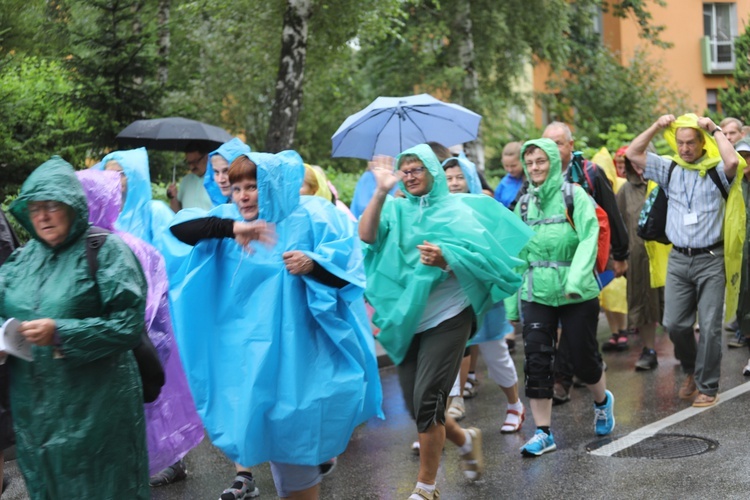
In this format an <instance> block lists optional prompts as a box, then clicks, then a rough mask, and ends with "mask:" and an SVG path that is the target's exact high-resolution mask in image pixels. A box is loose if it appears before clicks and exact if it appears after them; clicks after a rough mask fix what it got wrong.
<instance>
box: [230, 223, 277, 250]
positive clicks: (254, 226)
mask: <svg viewBox="0 0 750 500" xmlns="http://www.w3.org/2000/svg"><path fill="white" fill-rule="evenodd" d="M234 240H235V241H236V242H237V243H238V244H239V245H240V246H242V247H243V248H245V249H246V250H248V251H249V252H251V253H252V250H251V248H250V247H249V246H248V245H250V242H251V241H258V242H260V243H261V244H263V245H265V246H267V247H272V246H274V245H275V244H276V240H277V236H276V225H275V224H273V223H271V222H266V221H264V220H255V221H252V222H235V223H234Z"/></svg>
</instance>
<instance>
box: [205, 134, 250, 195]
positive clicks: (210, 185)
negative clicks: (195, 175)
mask: <svg viewBox="0 0 750 500" xmlns="http://www.w3.org/2000/svg"><path fill="white" fill-rule="evenodd" d="M250 151H251V149H250V146H248V145H247V144H245V143H244V142H242V140H241V139H240V138H239V137H235V138H234V139H232V140H231V141H229V142H225V143H224V144H222V145H221V146H219V148H218V149H217V150H215V151H211V152H210V153H208V165H207V167H206V173H205V174H204V175H203V186H204V187H205V188H206V192H207V193H208V196H209V198H211V203H213V204H214V206H217V205H222V204H224V203H229V202H230V201H232V200H231V198H230V197H228V196H224V195H223V194H221V189H219V186H218V185H217V184H216V181H215V180H214V167H213V165H212V164H211V158H213V157H214V156H216V155H219V156H221V157H222V158H224V159H225V160H226V161H227V163H229V164H230V165H231V164H232V162H233V161H234V160H235V159H236V158H237V157H238V156H240V155H243V154H245V153H249V152H250Z"/></svg>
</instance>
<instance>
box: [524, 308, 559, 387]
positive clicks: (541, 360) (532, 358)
mask: <svg viewBox="0 0 750 500" xmlns="http://www.w3.org/2000/svg"><path fill="white" fill-rule="evenodd" d="M556 343H557V325H554V324H545V323H527V324H524V326H523V348H524V352H525V353H526V359H525V360H524V379H525V385H526V396H527V397H529V398H534V399H550V398H552V387H553V385H554V383H555V379H554V374H553V372H554V364H555V344H556Z"/></svg>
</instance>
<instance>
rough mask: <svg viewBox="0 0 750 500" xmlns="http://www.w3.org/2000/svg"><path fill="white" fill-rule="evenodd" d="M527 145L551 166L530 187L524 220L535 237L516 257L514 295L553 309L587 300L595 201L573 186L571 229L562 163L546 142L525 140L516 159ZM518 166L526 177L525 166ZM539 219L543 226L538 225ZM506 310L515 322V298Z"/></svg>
mask: <svg viewBox="0 0 750 500" xmlns="http://www.w3.org/2000/svg"><path fill="white" fill-rule="evenodd" d="M532 144H533V145H535V146H538V147H539V148H541V149H542V151H544V153H545V154H546V155H547V157H548V158H549V162H550V167H549V173H548V174H547V178H546V179H545V181H544V182H543V183H542V185H541V186H536V187H535V186H534V185H533V184H530V185H529V195H530V200H529V204H528V215H527V220H528V224H529V225H530V226H531V227H532V228H533V229H534V232H535V233H536V235H535V236H534V237H533V238H532V239H531V241H529V243H528V244H527V245H526V248H524V249H523V251H522V252H521V255H520V257H521V259H523V260H524V264H523V266H521V267H519V268H518V269H517V270H518V271H519V272H523V273H524V282H523V285H522V287H521V289H520V291H519V293H520V294H521V299H522V300H525V301H529V302H537V303H539V304H544V305H548V306H553V307H557V306H562V305H566V304H573V303H576V302H584V301H586V300H591V299H593V298H595V297H597V296H598V295H599V285H598V284H597V281H596V278H595V276H594V262H595V261H596V251H597V248H598V241H597V240H598V238H599V222H598V220H597V218H596V212H595V209H594V201H593V200H592V199H591V197H590V196H589V195H588V194H586V191H584V190H583V188H581V187H579V186H576V187H575V189H574V192H573V193H574V194H573V204H574V206H575V210H573V222H574V223H575V227H576V228H575V229H573V226H571V225H570V223H569V222H568V221H567V219H566V217H565V202H564V200H563V192H562V186H563V175H562V167H561V165H562V163H561V161H560V152H559V151H558V150H557V145H556V144H555V143H554V142H553V141H551V140H550V139H536V140H533V141H528V142H527V143H526V144H524V145H523V149H522V150H521V158H523V154H524V152H525V151H526V149H527V148H528V147H529V146H530V145H532ZM523 165H524V167H523V170H524V172H525V173H526V176H527V177H528V175H529V173H528V170H527V169H526V164H525V163H524V164H523ZM530 180H531V179H529V181H530ZM520 212H521V203H518V204H517V205H516V213H517V214H519V215H520ZM542 220H547V221H548V222H547V223H539V222H538V221H542ZM550 220H552V221H554V222H550ZM530 263H534V264H535V265H534V266H532V265H530ZM505 307H506V309H507V311H508V314H507V316H508V319H509V320H518V319H519V314H518V301H517V299H516V297H512V298H508V299H506V300H505Z"/></svg>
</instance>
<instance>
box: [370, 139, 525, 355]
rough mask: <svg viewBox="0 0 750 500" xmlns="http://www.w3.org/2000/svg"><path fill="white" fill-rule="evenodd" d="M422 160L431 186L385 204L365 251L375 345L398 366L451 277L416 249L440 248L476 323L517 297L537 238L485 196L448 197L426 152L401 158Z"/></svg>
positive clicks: (422, 148)
mask: <svg viewBox="0 0 750 500" xmlns="http://www.w3.org/2000/svg"><path fill="white" fill-rule="evenodd" d="M405 154H413V155H416V156H418V157H419V158H420V159H421V160H422V163H423V164H424V166H425V167H427V169H428V171H429V172H430V174H432V177H433V179H434V182H433V185H432V189H431V191H430V192H429V193H428V194H426V195H424V196H421V197H418V196H413V195H410V194H408V193H407V191H406V188H405V187H404V185H403V183H402V184H401V186H400V188H401V190H402V191H403V192H404V193H406V198H395V199H389V200H388V201H386V203H385V205H384V206H383V211H382V213H381V217H380V226H379V227H378V235H377V239H376V241H375V242H374V243H373V244H372V245H367V246H366V249H365V268H366V270H367V291H366V292H365V295H366V297H367V300H368V301H369V302H370V304H371V305H372V306H373V308H374V309H375V315H374V316H373V322H374V323H375V324H376V325H377V326H378V327H379V328H380V334H379V335H378V337H377V339H378V341H379V342H380V343H381V344H382V345H383V347H384V348H385V350H386V351H387V352H388V355H389V356H390V357H391V359H393V361H394V362H395V363H396V364H400V363H401V362H402V361H403V359H404V356H405V354H406V351H407V349H408V347H409V344H410V343H411V341H412V338H413V337H414V334H415V330H416V328H417V325H419V322H420V320H421V318H422V315H423V313H424V310H425V306H426V305H427V300H428V297H429V296H430V292H431V291H432V290H433V289H434V288H435V287H436V286H437V285H438V284H439V283H440V282H442V281H443V280H445V279H446V277H447V276H448V275H447V273H445V272H444V271H442V270H441V269H439V268H437V267H434V266H426V265H424V264H422V263H421V262H420V259H419V250H418V249H417V245H421V244H422V243H423V242H424V241H429V242H430V243H433V244H436V245H438V246H439V247H440V249H441V250H442V252H443V257H444V258H445V260H446V261H447V262H448V265H449V266H450V267H451V269H452V270H453V272H454V273H455V275H456V278H457V279H458V282H459V283H460V284H461V287H462V288H463V291H464V292H465V293H466V296H467V297H468V298H469V300H470V302H471V306H472V308H473V309H474V312H475V314H476V315H477V318H478V319H479V320H480V321H481V318H482V316H483V315H484V313H486V312H487V311H488V310H489V309H490V308H491V307H492V305H493V304H495V303H496V302H498V301H500V300H502V299H503V298H504V297H507V296H509V295H511V294H513V293H514V292H515V291H516V290H517V288H518V285H519V284H520V283H521V279H520V276H519V275H518V274H517V273H516V272H514V271H513V267H515V266H517V265H519V263H520V262H519V260H518V259H516V258H515V256H516V255H518V253H519V252H520V251H521V249H522V248H523V246H524V245H525V244H526V242H527V241H528V239H529V238H530V237H531V235H532V234H533V233H532V232H531V231H529V229H528V228H527V227H526V226H525V225H524V224H523V222H521V220H520V219H518V218H517V217H515V216H514V215H513V214H512V213H511V212H510V211H508V210H507V209H506V208H505V207H503V206H502V205H500V204H499V203H498V202H496V201H495V200H494V199H492V198H490V197H489V196H485V195H471V194H453V195H451V194H450V193H449V191H448V184H447V183H446V181H445V173H444V172H443V169H442V167H441V166H440V163H439V162H438V159H437V157H435V155H434V153H433V152H432V150H431V149H430V147H429V146H427V145H425V144H421V145H419V146H416V147H413V148H411V149H409V150H407V151H404V152H403V153H402V154H401V155H400V156H399V157H398V158H397V159H396V164H397V165H398V161H399V159H400V158H401V156H403V155H405Z"/></svg>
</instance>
